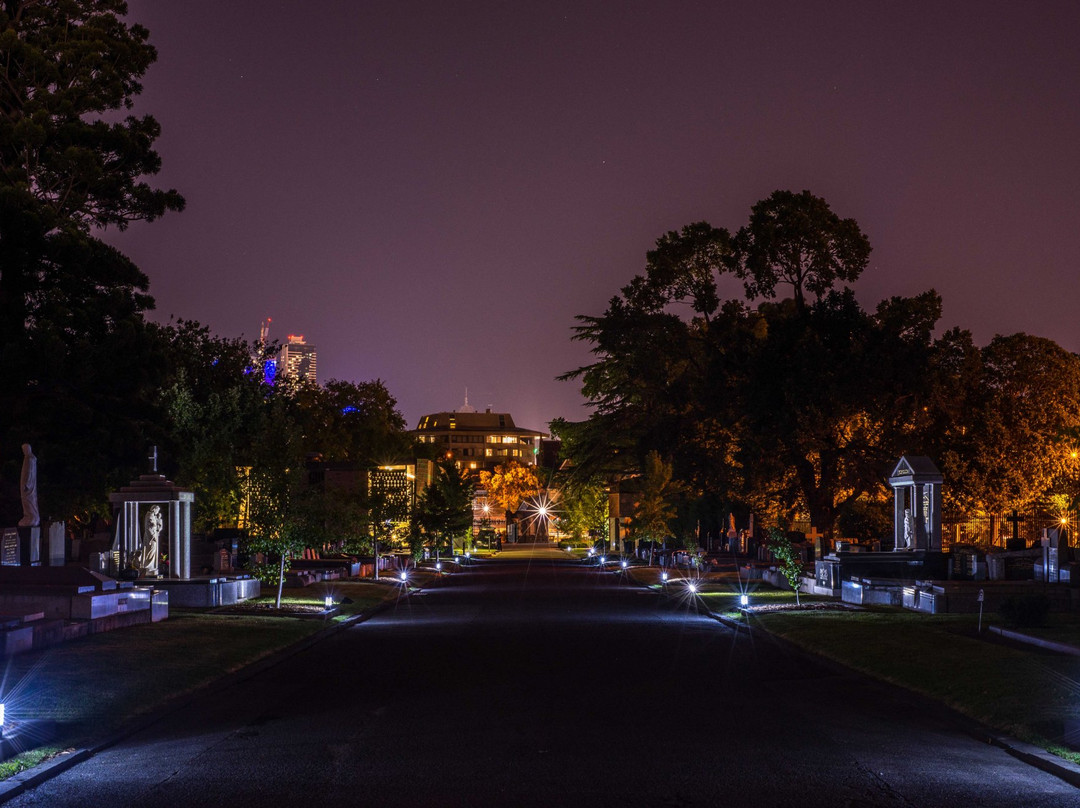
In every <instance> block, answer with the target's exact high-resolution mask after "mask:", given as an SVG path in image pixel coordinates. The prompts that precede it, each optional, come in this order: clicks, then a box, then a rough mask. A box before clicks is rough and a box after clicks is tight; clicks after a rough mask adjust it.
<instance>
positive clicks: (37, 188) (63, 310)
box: [0, 0, 183, 516]
mask: <svg viewBox="0 0 1080 808" xmlns="http://www.w3.org/2000/svg"><path fill="white" fill-rule="evenodd" d="M126 11H127V8H126V5H125V4H124V3H123V2H119V0H3V2H0V378H3V379H4V381H5V383H4V384H3V385H0V411H3V412H5V413H11V418H10V420H9V421H8V422H7V424H6V425H5V426H6V427H7V429H6V430H5V432H4V434H3V436H2V438H3V446H4V447H5V448H4V450H3V451H4V453H5V454H6V450H7V447H9V446H15V447H17V446H18V443H19V442H20V441H21V440H31V441H33V442H35V443H37V444H39V445H40V444H41V443H42V441H43V440H45V441H46V442H47V443H48V444H49V445H46V446H44V447H43V451H42V452H41V453H39V456H40V457H41V458H42V465H43V466H44V467H45V468H46V469H48V470H49V473H44V474H43V475H42V479H43V481H44V482H45V484H46V486H49V485H53V484H57V483H58V484H59V485H58V489H59V490H57V491H55V492H53V494H55V496H53V495H51V494H50V492H49V491H48V490H45V489H44V488H43V494H44V495H45V497H46V506H47V507H49V509H50V510H51V511H52V515H53V516H67V515H69V514H68V513H67V511H68V510H69V509H73V508H76V507H79V506H80V497H79V496H73V495H72V493H71V492H77V493H80V494H81V496H82V498H83V499H85V500H89V501H93V500H95V499H99V498H100V497H101V495H102V494H103V493H104V487H105V486H106V484H107V483H106V482H105V480H104V479H97V478H91V477H88V476H87V474H86V472H85V471H84V470H85V469H95V468H101V467H104V468H118V467H123V466H126V465H128V464H129V463H131V462H132V461H133V460H134V459H135V457H137V456H138V455H139V454H141V452H142V449H143V444H144V443H145V436H144V434H143V433H144V427H145V419H146V414H147V413H146V404H147V397H148V395H149V392H148V391H149V390H150V389H152V387H153V385H154V384H155V382H157V381H158V379H156V378H154V376H153V374H154V372H155V362H154V361H153V360H154V357H152V356H151V355H149V350H150V346H152V344H153V340H152V339H151V338H150V336H149V335H148V334H147V332H146V328H145V324H144V323H143V322H142V318H141V316H140V314H141V312H143V311H145V310H146V309H148V308H151V307H152V305H153V301H152V300H151V298H150V297H149V296H148V295H147V294H146V290H147V279H146V276H145V275H143V274H142V272H140V271H139V270H138V268H137V267H136V266H135V265H134V264H132V263H131V262H130V261H129V260H127V259H126V258H125V257H124V256H123V255H121V254H120V253H119V252H117V251H116V250H115V249H113V248H112V247H109V246H108V245H106V244H104V243H103V242H101V241H100V240H99V239H98V238H97V237H96V235H95V234H96V233H97V231H99V230H100V229H103V228H107V227H116V228H120V229H122V228H124V227H126V226H127V225H128V223H130V222H132V221H136V220H146V221H149V220H152V219H155V218H157V217H159V216H161V215H162V214H163V213H165V212H166V211H168V210H180V209H181V208H182V207H183V199H182V198H181V197H180V195H179V194H177V193H176V192H175V191H161V190H157V189H154V188H152V187H151V186H150V185H149V184H148V183H147V182H146V180H145V178H146V177H149V176H152V175H153V174H156V173H157V171H158V170H159V168H160V160H159V158H158V155H157V153H156V152H155V151H154V149H153V142H154V140H155V139H156V138H157V136H158V134H159V131H160V130H159V127H158V124H157V122H156V121H155V120H154V119H153V118H152V117H150V116H143V117H135V116H131V115H128V116H126V117H123V118H118V116H117V115H116V114H115V113H116V112H117V111H122V110H130V109H131V107H132V105H133V100H134V97H135V96H136V95H137V94H138V93H139V91H140V90H141V86H140V83H139V81H140V79H141V78H142V76H143V74H144V73H145V71H146V70H147V68H148V67H149V66H150V64H151V63H152V62H153V61H154V59H155V57H156V53H155V51H154V48H153V47H152V46H150V45H149V43H148V41H147V38H148V32H147V31H146V29H145V28H143V27H142V26H139V25H128V24H126V23H125V22H124V21H123V20H122V19H121V18H122V17H123V16H124V14H125V13H126ZM125 363H127V364H125ZM87 368H93V369H94V372H93V373H88V372H87V370H86V369H87ZM46 436H47V437H46ZM94 445H97V446H98V447H107V448H98V449H96V450H95V449H94V448H93V447H94ZM103 453H105V455H104V456H103ZM69 461H70V462H69ZM2 468H3V473H4V476H5V478H7V477H8V476H9V473H10V464H4V466H3V467H2Z"/></svg>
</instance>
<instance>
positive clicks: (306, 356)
mask: <svg viewBox="0 0 1080 808" xmlns="http://www.w3.org/2000/svg"><path fill="white" fill-rule="evenodd" d="M317 368H318V360H317V357H316V354H315V346H314V345H311V344H310V343H307V342H304V335H303V334H300V335H299V336H297V335H296V334H289V336H288V342H286V343H285V344H284V345H282V346H281V354H280V356H279V358H278V363H277V372H278V374H280V375H284V376H288V377H290V378H293V379H306V380H307V381H309V382H311V383H312V384H318V381H319V380H318V374H317V372H316V371H317Z"/></svg>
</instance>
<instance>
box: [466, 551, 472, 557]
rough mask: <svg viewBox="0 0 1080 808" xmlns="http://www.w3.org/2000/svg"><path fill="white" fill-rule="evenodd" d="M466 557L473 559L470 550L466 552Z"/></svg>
mask: <svg viewBox="0 0 1080 808" xmlns="http://www.w3.org/2000/svg"><path fill="white" fill-rule="evenodd" d="M465 557H466V558H472V553H471V552H469V551H468V550H466V551H465Z"/></svg>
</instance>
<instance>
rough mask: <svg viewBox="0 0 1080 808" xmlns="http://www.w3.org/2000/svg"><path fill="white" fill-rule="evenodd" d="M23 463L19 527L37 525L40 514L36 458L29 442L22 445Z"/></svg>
mask: <svg viewBox="0 0 1080 808" xmlns="http://www.w3.org/2000/svg"><path fill="white" fill-rule="evenodd" d="M22 453H23V464H22V473H21V474H20V475H19V494H20V495H21V496H22V509H23V517H22V519H20V520H19V527H37V526H38V525H40V524H41V514H40V513H39V512H38V502H37V488H38V485H37V458H36V457H34V452H33V451H32V450H31V449H30V444H29V443H24V444H23V445H22Z"/></svg>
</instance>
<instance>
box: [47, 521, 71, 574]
mask: <svg viewBox="0 0 1080 808" xmlns="http://www.w3.org/2000/svg"><path fill="white" fill-rule="evenodd" d="M47 535H48V542H47V544H46V547H47V552H48V555H47V558H48V562H49V566H50V567H62V566H64V564H65V563H66V562H67V553H66V552H65V541H66V539H67V536H66V534H65V532H64V523H63V522H51V523H50V524H49V530H48V534H47Z"/></svg>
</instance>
